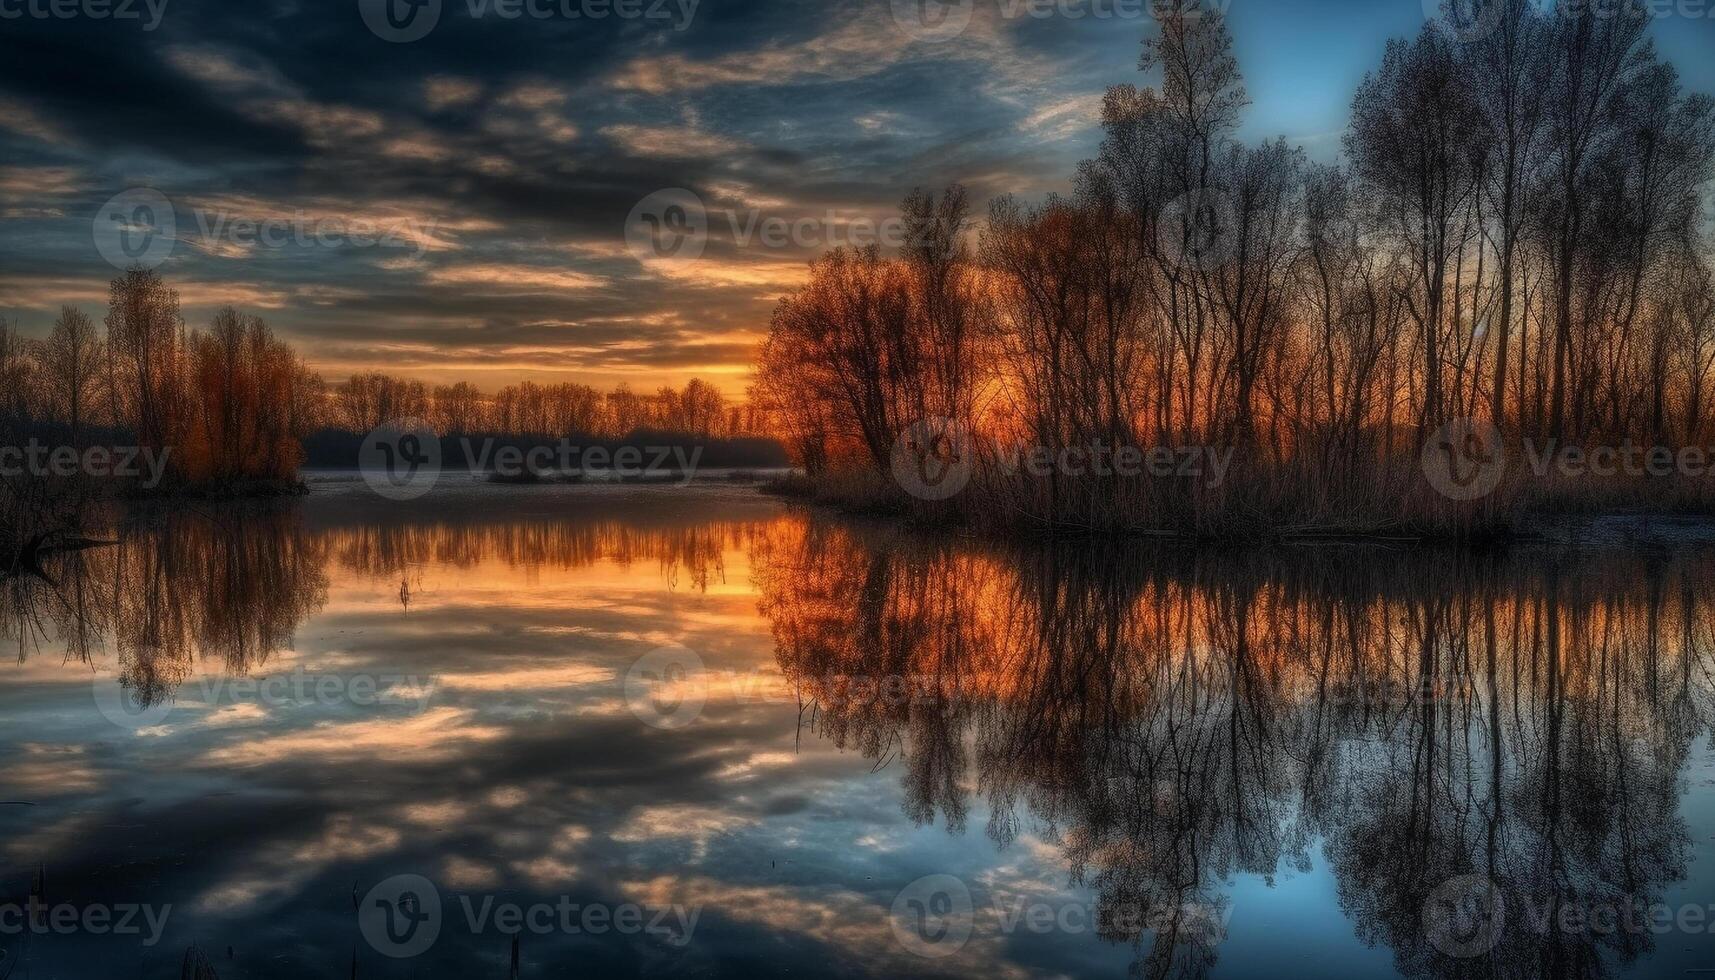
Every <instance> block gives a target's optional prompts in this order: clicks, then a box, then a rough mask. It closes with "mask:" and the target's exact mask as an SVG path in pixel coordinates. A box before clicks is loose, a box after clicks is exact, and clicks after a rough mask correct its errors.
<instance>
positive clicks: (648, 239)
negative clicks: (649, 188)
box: [625, 187, 709, 262]
mask: <svg viewBox="0 0 1715 980" xmlns="http://www.w3.org/2000/svg"><path fill="white" fill-rule="evenodd" d="M708 243H709V212H708V209H707V208H705V207H704V206H703V199H702V198H700V197H698V196H697V195H696V193H695V192H693V191H688V190H686V189H685V188H683V187H669V188H667V189H666V190H660V191H656V192H655V193H653V194H650V195H649V196H648V197H645V198H644V199H643V200H641V201H638V202H637V206H636V207H634V208H632V209H631V214H630V215H628V216H627V217H626V219H625V247H626V248H628V249H630V250H631V254H632V255H633V256H635V257H636V258H637V260H638V261H639V262H648V261H649V260H651V259H685V260H688V261H695V260H696V259H699V258H702V255H703V249H704V248H705V247H707V246H708Z"/></svg>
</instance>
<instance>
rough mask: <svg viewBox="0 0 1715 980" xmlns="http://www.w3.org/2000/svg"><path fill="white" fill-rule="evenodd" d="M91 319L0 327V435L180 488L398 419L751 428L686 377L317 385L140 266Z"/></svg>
mask: <svg viewBox="0 0 1715 980" xmlns="http://www.w3.org/2000/svg"><path fill="white" fill-rule="evenodd" d="M104 326H105V330H102V329H101V328H98V327H97V325H96V323H95V321H94V320H93V319H91V318H90V316H89V315H88V314H86V313H84V312H83V311H81V310H78V309H75V308H73V307H70V306H68V307H65V308H63V309H62V310H61V312H60V316H59V318H58V319H57V320H56V321H55V322H54V325H53V328H52V330H51V331H50V332H49V334H48V336H47V338H46V339H44V340H41V341H33V340H30V339H28V338H25V337H23V336H22V335H21V334H19V333H18V332H17V330H16V329H14V328H13V327H11V326H10V325H8V324H7V323H6V322H5V321H4V320H0V442H3V443H4V444H6V445H14V444H18V443H19V442H20V440H21V439H23V438H27V437H28V436H29V435H31V434H48V435H50V436H52V437H54V438H56V439H58V440H61V441H60V442H58V443H56V444H63V445H74V446H82V445H89V444H91V443H99V442H103V441H112V440H115V439H133V440H135V441H136V443H137V444H138V445H141V446H144V447H148V448H152V449H170V450H171V455H170V458H169V462H170V468H171V475H172V477H173V481H174V484H175V485H176V486H185V485H198V484H206V483H221V482H230V481H268V480H273V481H285V480H291V479H294V478H295V477H296V475H297V472H298V468H299V467H300V466H301V465H303V464H304V463H305V461H306V458H305V449H304V443H305V441H306V440H309V439H311V438H313V437H317V436H319V437H320V440H319V445H321V446H323V447H333V446H349V447H350V448H351V449H352V452H351V453H349V454H347V455H346V456H345V457H344V458H343V465H346V466H356V465H357V457H356V453H355V449H356V446H357V445H358V444H359V443H360V442H361V440H362V437H363V435H364V434H366V433H368V432H369V431H371V430H373V429H375V428H377V427H379V426H381V425H383V424H386V423H389V422H395V421H399V420H403V419H410V420H419V421H421V422H423V423H425V424H427V425H428V426H430V427H431V428H433V429H434V430H435V431H437V432H438V433H440V434H442V435H444V436H453V437H458V436H477V435H481V436H485V437H497V438H502V439H509V440H513V441H517V442H526V441H532V440H535V441H545V440H553V439H560V438H568V437H578V438H588V439H606V440H621V439H624V438H625V437H627V436H629V435H631V434H632V433H635V432H640V431H647V432H650V433H654V434H658V435H663V436H672V437H677V438H685V439H697V440H710V439H716V440H718V439H725V438H728V437H735V436H746V435H750V434H752V433H754V432H756V431H757V428H758V425H759V420H758V419H757V417H756V413H755V412H754V411H753V410H751V409H750V408H749V407H748V406H744V405H737V404H729V403H728V402H727V400H726V399H725V397H724V396H723V395H722V394H721V392H720V390H719V389H717V388H715V387H714V386H713V385H711V384H709V383H708V382H706V381H703V380H701V379H698V378H693V379H691V380H690V381H689V382H688V383H686V385H685V386H684V387H683V388H673V387H670V386H662V387H660V388H658V389H657V390H656V391H655V392H653V393H650V394H642V393H638V392H633V391H632V390H631V389H630V387H629V386H628V385H624V384H621V385H620V386H619V387H617V388H615V389H614V390H613V391H611V392H605V393H604V392H601V391H598V390H597V389H595V388H592V387H590V386H588V385H582V384H557V385H539V384H536V383H534V382H529V381H526V382H523V383H520V384H516V385H510V386H507V387H505V388H502V389H501V390H499V391H498V392H495V393H493V394H485V393H483V392H482V391H481V390H479V389H478V388H477V387H476V386H475V385H473V384H470V383H468V382H460V383H457V384H451V385H436V386H430V385H428V384H425V383H424V382H422V381H414V380H410V379H406V378H400V377H394V376H390V375H385V374H376V373H370V374H360V375H356V376H354V377H351V378H348V379H346V380H345V381H342V382H339V383H337V384H329V383H327V382H326V381H324V380H323V379H322V377H321V376H320V375H318V374H316V373H314V372H312V371H311V370H309V369H308V368H307V367H306V366H305V364H304V362H303V359H302V357H300V356H299V355H298V353H297V352H296V351H295V350H294V349H293V348H292V347H291V346H290V345H288V344H286V343H285V342H283V341H281V340H280V339H278V338H277V337H276V336H275V335H274V333H273V331H272V330H271V329H270V328H269V327H268V325H267V323H265V322H264V321H263V320H262V319H261V318H260V317H256V316H251V315H248V314H245V313H241V312H239V311H238V310H236V309H234V308H232V307H226V308H223V309H221V310H220V311H219V312H217V313H216V314H215V315H214V317H213V319H212V320H211V321H210V323H209V325H208V327H207V329H206V330H200V329H189V330H187V328H186V326H185V322H184V317H183V316H182V314H181V313H180V310H179V298H178V294H177V292H176V291H174V290H173V289H172V287H171V286H170V285H169V284H168V283H167V282H166V281H165V280H163V279H162V278H161V276H160V275H159V274H157V273H155V272H153V271H150V270H145V269H141V268H137V269H132V270H130V271H127V272H126V273H124V274H123V275H121V276H120V277H118V278H116V279H114V280H113V282H112V284H111V289H110V301H109V309H108V313H107V316H106V320H105V323H104ZM342 436H343V437H352V436H355V438H342ZM318 462H320V463H322V464H323V465H329V464H333V463H337V462H340V461H339V460H334V459H332V458H325V459H322V460H319V461H318Z"/></svg>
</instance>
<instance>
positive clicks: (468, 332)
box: [0, 0, 1715, 396]
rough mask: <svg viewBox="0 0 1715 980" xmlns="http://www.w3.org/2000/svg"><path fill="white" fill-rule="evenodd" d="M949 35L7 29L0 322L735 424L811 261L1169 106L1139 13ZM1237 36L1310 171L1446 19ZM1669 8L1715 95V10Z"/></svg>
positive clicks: (821, 14) (241, 22) (54, 9)
mask: <svg viewBox="0 0 1715 980" xmlns="http://www.w3.org/2000/svg"><path fill="white" fill-rule="evenodd" d="M924 2H926V0H828V2H812V0H247V2H244V3H233V2H230V0H0V316H4V317H6V318H7V319H9V320H11V321H13V322H14V323H16V324H18V325H19V326H21V328H22V329H23V330H24V332H25V333H28V334H33V335H41V334H43V333H45V332H46V330H47V329H48V327H49V325H50V324H51V323H52V320H53V318H54V316H55V314H56V313H57V311H58V309H59V308H60V306H61V305H62V304H72V305H76V306H79V307H81V308H83V309H84V310H85V311H86V312H89V313H91V314H92V315H95V316H96V317H97V318H98V319H99V317H101V316H102V315H104V314H105V311H106V305H107V283H108V281H109V280H110V279H111V278H112V277H113V276H114V275H115V274H116V270H117V268H119V267H122V266H124V265H127V264H130V263H131V262H133V261H137V260H139V259H141V260H143V261H145V262H146V263H147V264H150V265H152V266H154V267H156V268H157V269H158V271H159V272H160V273H161V274H162V275H163V276H164V277H165V278H166V279H167V280H168V281H169V282H170V283H171V284H173V285H174V286H176V287H177V289H178V290H179V293H180V296H181V300H182V303H183V310H184V315H185V319H186V322H187V324H188V325H189V326H191V327H200V326H204V325H206V324H207V323H208V320H209V318H210V317H211V316H212V314H213V313H214V311H215V310H216V309H218V308H219V307H221V306H223V305H226V304H232V305H234V306H237V307H238V308H240V309H241V310H243V311H244V312H248V313H254V314H257V315H260V316H262V317H264V318H265V319H266V320H267V321H268V322H269V324H270V325H271V326H273V327H274V328H275V330H276V331H277V332H279V333H280V334H281V335H283V336H284V337H286V338H287V339H288V340H290V341H291V342H293V343H294V344H296V345H297V346H298V347H299V348H300V350H302V352H303V353H304V355H305V357H306V359H307V360H308V361H309V362H310V364H311V365H312V366H313V367H315V368H316V369H318V370H320V371H321V372H322V373H323V374H324V375H325V376H327V377H329V378H330V379H336V380H337V379H340V378H343V377H345V376H347V375H349V374H351V373H354V372H359V371H368V370H385V371H389V372H392V373H398V374H404V375H408V376H411V377H416V378H421V379H423V380H427V381H430V382H433V383H445V382H450V381H454V380H468V381H473V382H475V383H476V384H478V385H479V386H480V387H482V388H484V389H487V390H493V389H495V388H498V387H500V386H502V385H505V384H509V383H513V382H516V381H519V380H524V379H530V380H536V381H539V382H557V381H579V382H584V383H589V384H595V385H598V386H602V387H608V386H611V385H613V384H616V383H619V382H622V381H624V382H629V383H631V384H632V385H633V387H636V388H642V389H652V388H653V387H655V386H656V385H657V384H681V383H683V381H684V380H686V379H688V378H690V377H692V376H701V377H704V378H706V379H708V380H711V381H713V382H714V383H715V384H717V385H719V386H720V387H722V388H723V389H725V390H726V391H727V393H728V394H729V395H734V396H741V395H742V393H743V390H744V386H745V384H746V382H747V372H748V370H749V364H750V359H751V355H752V352H753V351H754V349H755V346H756V344H757V343H758V342H759V341H760V340H761V339H762V338H763V337H764V336H765V335H766V332H767V328H768V321H769V316H770V313H771V311H772V309H773V307H774V305H775V304H776V302H777V300H778V299H779V297H780V296H781V295H782V294H783V293H784V292H786V291H787V290H789V289H791V288H792V286H793V285H794V284H795V283H797V282H799V281H801V280H802V278H803V276H804V274H805V269H806V266H807V263H808V262H809V261H810V260H811V259H812V258H813V257H815V256H816V255H818V254H820V253H822V252H823V251H825V250H826V249H828V248H829V247H832V246H835V245H840V244H847V243H853V242H855V243H859V244H861V243H864V242H867V241H871V240H878V239H879V240H881V241H883V242H884V243H885V242H886V241H890V240H893V239H894V238H896V235H897V227H896V226H895V225H893V224H891V223H890V222H889V218H890V217H891V216H892V215H893V214H894V213H895V212H896V208H897V204H898V202H899V200H900V199H901V198H902V197H903V196H904V195H906V194H907V193H909V192H910V191H911V190H912V189H913V188H914V187H924V188H938V187H941V186H944V185H945V184H947V183H949V182H953V181H957V182H960V183H963V184H965V185H966V186H967V187H968V188H969V189H970V194H971V198H972V200H973V203H974V205H975V207H976V209H977V211H978V213H979V214H980V213H981V211H982V210H984V209H986V207H987V202H988V201H989V200H990V199H992V198H993V197H995V196H997V195H1001V194H1015V195H1019V196H1021V197H1023V198H1026V199H1039V198H1041V197H1043V196H1045V195H1047V194H1049V193H1053V192H1055V191H1064V190H1066V189H1067V188H1068V186H1069V182H1070V178H1071V175H1072V173H1073V171H1074V168H1075V167H1076V164H1077V162H1078V161H1079V160H1081V159H1084V158H1087V157H1089V156H1091V155H1092V154H1093V153H1094V151H1095V149H1096V146H1097V144H1098V142H1099V139H1100V131H1099V125H1098V123H1099V118H1098V117H1099V111H1100V100H1101V95H1102V92H1103V90H1104V89H1105V88H1106V87H1107V86H1110V85H1113V84H1118V83H1124V82H1134V83H1147V82H1148V81H1149V79H1147V78H1144V77H1142V76H1140V75H1139V74H1138V71H1137V58H1138V53H1139V48H1140V44H1141V42H1142V40H1143V38H1144V37H1145V35H1146V33H1147V32H1149V31H1151V30H1152V29H1153V25H1152V22H1151V21H1150V20H1149V19H1148V17H1147V9H1148V5H1147V3H1143V2H1141V0H1054V2H1049V0H965V2H967V3H971V4H972V6H970V7H969V8H963V7H954V8H952V9H951V13H952V15H953V20H951V21H942V20H937V19H935V18H933V17H932V18H930V19H929V20H928V21H924V20H923V19H921V17H920V14H919V11H920V10H921V8H920V7H919V6H914V5H920V4H922V3H924ZM927 2H929V3H931V4H934V3H935V2H936V0H927ZM1222 2H1225V3H1226V4H1227V5H1228V19H1229V23H1230V25H1231V28H1232V31H1233V34H1234V38H1235V46H1236V49H1237V53H1238V57H1239V61H1240V66H1241V68H1242V70H1243V71H1244V73H1245V77H1246V83H1247V88H1248V90H1249V93H1250V96H1251V99H1252V103H1253V104H1252V107H1251V109H1250V110H1249V113H1248V115H1247V118H1246V121H1245V124H1244V127H1243V129H1242V130H1241V136H1242V137H1243V138H1246V139H1251V140H1255V139H1261V138H1267V137H1272V136H1275V135H1285V136H1286V137H1288V139H1290V140H1292V141H1293V142H1296V143H1301V144H1302V145H1304V147H1305V148H1306V150H1307V151H1308V152H1309V153H1310V155H1311V156H1312V157H1314V158H1318V159H1333V158H1334V157H1335V155H1336V154H1337V153H1338V151H1339V145H1340V133H1341V130H1342V128H1343V127H1344V124H1345V119H1346V115H1347V110H1348V108H1349V106H1350V102H1351V97H1352V94H1353V92H1354V90H1355V89H1356V87H1357V85H1358V83H1359V81H1360V80H1361V79H1362V77H1363V75H1364V73H1365V72H1366V71H1368V70H1370V69H1372V68H1374V67H1375V66H1376V65H1377V64H1378V63H1379V62H1380V59H1381V55H1382V50H1383V46H1384V44H1385V42H1386V40H1387V39H1388V38H1389V37H1394V36H1404V35H1409V34H1413V33H1415V32H1416V31H1418V30H1419V29H1421V27H1422V26H1423V23H1424V20H1425V16H1426V14H1425V11H1424V4H1423V2H1422V0H1222ZM1031 3H1035V4H1038V6H1035V7H1032V6H1030V4H1031ZM1673 3H1676V4H1679V5H1680V6H1679V7H1678V9H1677V10H1676V11H1674V12H1673V15H1672V16H1668V17H1664V18H1662V19H1660V20H1658V21H1657V23H1656V25H1655V29H1654V30H1655V35H1656V37H1657V40H1658V42H1659V43H1660V44H1661V45H1662V47H1663V50H1664V51H1665V52H1666V53H1667V54H1668V55H1669V56H1671V57H1673V58H1674V59H1675V60H1676V61H1677V62H1678V64H1679V65H1680V67H1681V70H1682V72H1683V74H1684V77H1685V80H1686V83H1687V85H1688V87H1690V88H1693V89H1697V90H1701V91H1705V92H1711V93H1715V58H1711V57H1710V55H1711V54H1715V16H1711V15H1715V0H1673ZM387 4H393V5H394V6H393V7H392V8H391V9H389V8H388V7H387ZM411 4H417V5H418V8H413V7H412V6H410V5H411ZM419 8H420V9H419ZM104 11H106V12H110V13H112V14H113V15H111V16H107V17H101V18H97V17H94V16H91V15H92V14H95V13H98V12H104ZM930 12H931V13H932V14H933V13H935V11H933V10H931V11H930ZM946 12H948V11H942V13H946ZM966 13H968V15H969V19H968V21H966V20H965V19H964V18H963V16H961V15H962V14H966ZM1075 13H1076V14H1082V16H1070V14H1075ZM121 14H122V15H121ZM389 14H391V15H392V16H391V18H390V17H389ZM596 14H605V16H600V17H597V16H595V15H596ZM1036 14H1045V16H1037V15H1036ZM407 15H409V16H407ZM926 23H927V25H928V26H927V27H926V26H925V24H926ZM961 23H962V24H963V25H964V26H963V29H962V30H961V31H957V32H956V33H954V32H953V30H952V29H953V28H955V27H958V26H959V24H961ZM401 25H402V26H401ZM418 34H421V35H422V36H420V37H418V36H416V35H418ZM675 205H677V206H678V207H677V208H675V207H674V206H675ZM680 208H682V209H683V210H680ZM663 236H665V237H663ZM687 242H688V243H689V244H690V246H691V247H689V248H687V247H686V243H687Z"/></svg>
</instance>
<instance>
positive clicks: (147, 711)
mask: <svg viewBox="0 0 1715 980" xmlns="http://www.w3.org/2000/svg"><path fill="white" fill-rule="evenodd" d="M94 695H95V710H96V711H99V712H100V713H101V717H103V718H106V719H107V720H108V721H110V722H112V723H113V724H115V725H117V726H118V727H120V728H123V729H126V730H127V731H133V732H135V731H141V730H142V729H145V728H152V727H154V726H155V725H159V724H160V723H162V722H163V721H166V720H167V715H169V714H171V713H172V710H173V705H172V702H170V701H168V700H167V699H165V698H162V699H160V700H158V701H153V702H150V701H148V700H146V699H140V698H138V697H137V691H136V689H135V688H132V687H130V686H128V685H125V684H122V683H120V681H119V678H117V677H105V676H103V675H101V674H96V675H95V676H94Z"/></svg>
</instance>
